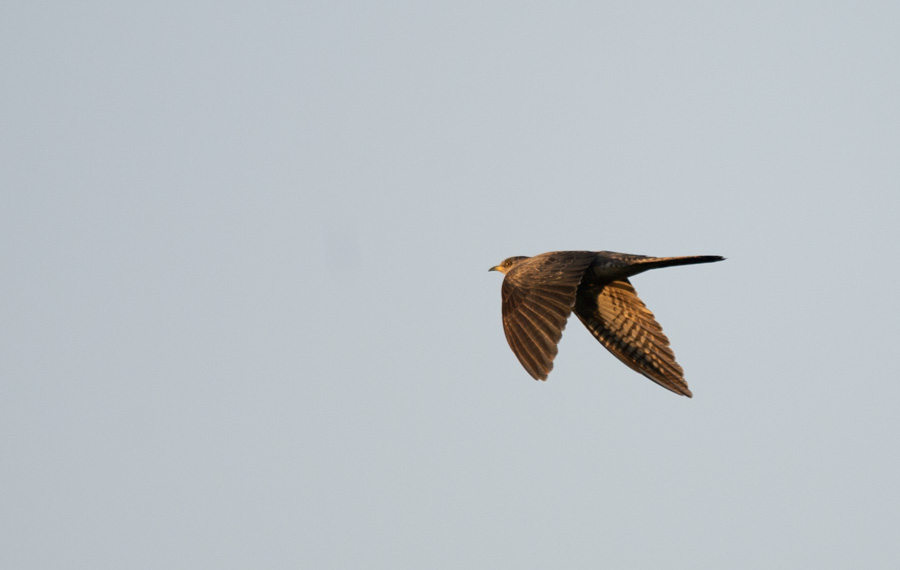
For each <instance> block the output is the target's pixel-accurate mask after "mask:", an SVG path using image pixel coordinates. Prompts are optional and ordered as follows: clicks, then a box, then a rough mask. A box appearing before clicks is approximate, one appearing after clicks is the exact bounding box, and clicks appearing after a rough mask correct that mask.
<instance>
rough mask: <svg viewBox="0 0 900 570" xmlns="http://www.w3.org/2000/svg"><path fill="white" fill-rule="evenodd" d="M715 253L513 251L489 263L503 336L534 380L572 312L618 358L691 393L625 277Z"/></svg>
mask: <svg viewBox="0 0 900 570" xmlns="http://www.w3.org/2000/svg"><path fill="white" fill-rule="evenodd" d="M724 259H725V258H724V257H722V256H719V255H692V256H682V257H650V256H645V255H632V254H627V253H617V252H614V251H551V252H548V253H542V254H540V255H536V256H534V257H528V256H521V255H520V256H514V257H509V258H507V259H505V260H504V261H503V262H502V263H501V264H500V265H495V266H494V267H491V268H490V270H489V271H499V272H500V273H502V274H504V278H503V285H502V287H501V297H502V313H503V331H504V332H505V333H506V341H507V343H509V346H510V348H511V349H512V351H513V353H514V354H515V355H516V358H518V359H519V362H520V363H521V364H522V366H523V367H524V368H525V370H526V371H527V372H528V373H529V374H530V375H531V376H532V377H533V378H534V379H535V380H546V379H547V376H548V375H549V373H550V371H551V370H552V369H553V360H554V359H555V358H556V354H557V352H558V348H557V344H558V343H559V340H560V339H561V338H562V333H563V329H564V328H565V327H566V321H567V320H568V319H569V315H570V314H571V313H572V312H573V311H574V312H575V316H577V317H578V319H579V320H580V321H581V322H582V324H584V326H585V327H587V329H588V330H589V331H590V332H591V334H592V335H594V337H595V338H596V339H597V340H598V341H600V344H602V345H603V346H604V347H606V348H607V349H608V350H609V351H610V352H611V353H612V354H613V355H614V356H615V357H616V358H618V359H619V360H621V361H622V362H623V363H625V365H627V366H628V367H629V368H631V369H632V370H634V371H636V372H638V373H640V374H643V375H644V376H646V377H647V378H649V379H650V380H653V381H654V382H656V383H657V384H659V385H660V386H662V387H663V388H666V389H668V390H671V391H672V392H675V393H676V394H680V395H682V396H687V397H688V398H690V397H692V396H693V394H692V393H691V391H690V389H689V388H688V385H687V382H686V381H685V379H684V370H683V369H682V368H681V366H679V365H678V363H677V362H675V354H674V353H673V352H672V349H671V348H670V347H669V339H668V338H667V337H666V335H665V334H663V331H662V327H661V326H660V325H659V323H658V322H657V321H656V318H655V317H654V316H653V313H651V312H650V310H649V309H647V307H646V306H645V305H644V303H643V302H642V301H641V300H640V299H639V298H638V296H637V292H636V291H635V290H634V287H633V286H632V285H631V282H630V281H629V278H630V277H633V276H635V275H637V274H639V273H643V272H644V271H648V270H650V269H659V268H662V267H674V266H678V265H693V264H697V263H713V262H716V261H722V260H724Z"/></svg>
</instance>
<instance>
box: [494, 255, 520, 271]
mask: <svg viewBox="0 0 900 570" xmlns="http://www.w3.org/2000/svg"><path fill="white" fill-rule="evenodd" d="M526 259H528V256H527V255H517V256H515V257H507V258H506V259H504V260H503V263H501V264H500V265H495V266H493V267H491V268H490V269H488V271H499V272H500V273H506V272H508V271H509V270H510V269H512V268H513V267H515V266H516V265H517V264H518V263H520V262H522V261H525V260H526Z"/></svg>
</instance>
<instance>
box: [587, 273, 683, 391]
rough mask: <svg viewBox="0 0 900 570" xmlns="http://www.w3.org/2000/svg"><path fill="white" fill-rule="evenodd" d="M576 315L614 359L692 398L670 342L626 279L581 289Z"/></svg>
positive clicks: (661, 384) (665, 386)
mask: <svg viewBox="0 0 900 570" xmlns="http://www.w3.org/2000/svg"><path fill="white" fill-rule="evenodd" d="M575 314H576V315H578V318H579V319H581V322H582V323H584V326H586V327H587V328H588V330H589V331H591V333H592V334H593V335H594V336H595V337H596V338H597V340H599V341H600V343H601V344H603V346H605V347H606V348H607V349H609V351H610V352H612V353H613V354H614V355H615V356H616V358H618V359H619V360H621V361H622V362H624V363H625V364H627V365H628V366H629V367H630V368H632V369H633V370H635V371H637V372H640V373H641V374H643V375H644V376H646V377H647V378H649V379H651V380H653V381H654V382H656V383H657V384H659V385H660V386H663V387H664V388H668V389H669V390H671V391H673V392H675V393H677V394H682V395H684V396H688V397H691V391H690V390H689V389H688V385H687V382H685V380H684V371H683V370H682V369H681V366H679V365H678V363H677V362H675V354H674V353H673V352H672V349H671V348H670V347H669V339H668V338H666V335H665V334H663V331H662V327H661V326H660V325H659V323H658V322H656V318H655V317H654V316H653V313H651V312H650V310H649V309H647V307H646V306H645V305H644V303H643V302H642V301H641V300H640V299H639V298H638V296H637V293H636V292H635V290H634V287H632V286H631V283H630V282H629V281H628V280H627V279H620V280H616V281H612V282H609V283H606V284H603V285H600V284H598V285H591V286H586V287H584V288H582V290H581V293H580V294H579V296H578V301H577V303H576V305H575Z"/></svg>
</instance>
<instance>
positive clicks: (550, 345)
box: [501, 251, 595, 380]
mask: <svg viewBox="0 0 900 570" xmlns="http://www.w3.org/2000/svg"><path fill="white" fill-rule="evenodd" d="M594 256H595V254H594V253H592V252H589V251H565V252H553V253H544V254H541V255H538V256H535V257H532V258H530V259H527V260H524V261H522V262H521V263H519V264H518V265H516V266H515V267H513V268H512V269H511V270H510V271H509V273H507V274H506V277H505V278H504V279H503V287H502V290H501V294H502V297H503V330H504V332H505V333H506V341H507V342H508V343H509V346H510V348H512V351H513V352H514V353H515V355H516V358H518V359H519V362H521V363H522V366H524V367H525V370H527V371H528V373H529V374H531V376H532V377H533V378H534V379H535V380H546V379H547V375H548V374H549V373H550V370H552V369H553V359H554V358H556V353H557V348H556V345H557V343H558V342H559V339H560V338H562V331H563V329H564V328H565V327H566V321H567V320H568V318H569V314H570V313H571V312H572V309H573V308H574V307H575V297H576V293H577V292H578V285H579V284H580V283H581V279H582V277H583V276H584V272H585V270H586V269H587V268H588V266H589V265H590V264H591V261H592V260H593V259H594Z"/></svg>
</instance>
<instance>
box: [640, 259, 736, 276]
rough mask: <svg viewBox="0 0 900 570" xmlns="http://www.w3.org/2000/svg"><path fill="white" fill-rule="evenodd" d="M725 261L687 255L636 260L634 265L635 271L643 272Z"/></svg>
mask: <svg viewBox="0 0 900 570" xmlns="http://www.w3.org/2000/svg"><path fill="white" fill-rule="evenodd" d="M723 259H725V258H724V257H722V256H721V255H685V256H682V257H647V258H645V259H639V260H635V261H633V262H632V263H633V264H634V265H635V269H639V270H640V271H641V272H643V271H647V270H650V269H659V268H660V267H675V266H676V265H695V264H697V263H713V262H715V261H722V260H723Z"/></svg>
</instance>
